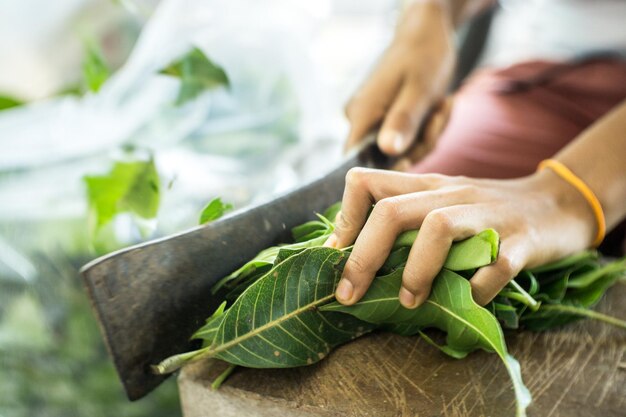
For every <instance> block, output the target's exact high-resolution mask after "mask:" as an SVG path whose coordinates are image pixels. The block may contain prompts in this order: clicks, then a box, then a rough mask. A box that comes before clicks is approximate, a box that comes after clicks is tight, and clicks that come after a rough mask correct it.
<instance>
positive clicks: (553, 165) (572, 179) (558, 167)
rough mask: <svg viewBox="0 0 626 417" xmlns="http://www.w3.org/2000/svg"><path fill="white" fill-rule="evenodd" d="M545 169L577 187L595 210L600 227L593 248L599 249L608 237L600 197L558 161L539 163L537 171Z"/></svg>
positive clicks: (594, 213) (548, 160)
mask: <svg viewBox="0 0 626 417" xmlns="http://www.w3.org/2000/svg"><path fill="white" fill-rule="evenodd" d="M544 168H550V169H551V170H552V171H554V172H555V173H556V174H557V175H558V176H559V177H561V178H563V179H564V180H565V181H567V182H568V183H569V184H571V185H572V186H573V187H575V188H576V189H577V190H578V191H579V192H580V193H581V194H582V196H583V197H584V198H585V200H587V203H589V206H590V207H591V210H593V215H594V216H595V218H596V224H597V226H598V233H597V234H596V238H595V239H594V241H593V246H594V247H598V246H600V243H602V241H603V240H604V236H605V235H606V220H605V218H604V211H603V210H602V205H601V204H600V200H598V197H596V195H595V194H594V193H593V191H591V188H589V186H588V185H587V184H585V182H584V181H583V180H581V179H580V178H578V177H577V176H576V174H574V173H573V172H572V171H570V169H569V168H568V167H566V166H565V165H563V164H562V163H561V162H559V161H557V160H556V159H546V160H543V161H541V162H540V163H539V166H538V167H537V170H542V169H544Z"/></svg>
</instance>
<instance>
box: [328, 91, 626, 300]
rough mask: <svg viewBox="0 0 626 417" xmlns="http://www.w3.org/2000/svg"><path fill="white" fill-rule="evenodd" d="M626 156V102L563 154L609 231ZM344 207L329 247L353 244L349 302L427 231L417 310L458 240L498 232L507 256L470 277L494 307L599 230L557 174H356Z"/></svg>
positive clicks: (625, 191)
mask: <svg viewBox="0 0 626 417" xmlns="http://www.w3.org/2000/svg"><path fill="white" fill-rule="evenodd" d="M625 157H626V101H625V102H623V103H622V104H620V105H619V106H618V107H616V108H615V109H614V110H613V111H612V112H610V113H609V114H607V115H606V116H604V117H603V118H601V119H600V120H598V121H597V122H596V123H595V124H594V125H593V126H592V127H591V128H589V129H587V130H586V131H585V132H583V133H582V134H580V136H579V137H578V138H576V139H575V140H574V141H573V142H572V143H571V144H570V145H568V146H567V147H566V148H565V149H563V150H562V151H561V152H559V154H557V155H556V156H555V158H556V159H558V160H560V161H561V162H562V163H563V164H565V165H566V166H567V167H569V169H570V170H572V171H573V172H574V173H575V174H576V175H577V176H578V177H579V178H581V179H582V180H583V181H584V182H585V183H586V184H587V185H588V186H589V187H590V188H591V190H592V191H593V192H594V193H595V194H596V196H597V197H598V199H599V200H600V203H601V205H602V207H603V209H604V213H605V216H606V220H607V226H608V228H609V229H610V228H612V227H614V226H615V225H617V224H618V223H619V222H620V220H622V219H623V218H624V217H626V164H625V163H624V158H625ZM343 201H344V202H343V210H342V212H341V215H340V216H339V218H338V219H337V228H336V231H335V234H334V235H333V236H331V238H329V241H328V242H327V245H329V246H334V247H345V246H348V245H350V244H352V243H353V242H354V248H353V250H352V253H351V255H350V258H349V259H348V262H347V264H346V267H345V269H344V274H343V277H342V280H341V282H340V285H339V286H338V289H337V298H338V299H339V300H340V301H341V302H343V303H344V304H352V303H355V302H356V301H358V300H359V299H360V298H361V297H362V296H363V294H364V293H365V292H366V290H367V288H368V287H369V284H370V282H371V280H372V278H373V276H374V274H375V272H376V271H377V270H378V269H379V268H380V266H381V265H382V263H383V262H384V261H385V259H386V258H387V256H388V254H389V252H390V250H391V247H392V245H393V241H394V240H395V237H396V236H397V235H398V234H399V233H401V232H402V231H404V230H409V229H415V228H420V233H419V234H418V237H417V239H416V241H415V243H414V245H413V247H412V249H411V252H410V254H409V258H408V262H407V265H406V268H405V271H404V275H403V277H402V289H401V290H400V295H399V296H400V301H401V302H402V304H403V305H404V306H406V307H409V308H414V307H417V306H418V305H420V304H421V303H422V302H423V301H424V300H425V299H426V298H427V297H428V295H429V293H430V287H431V283H432V280H433V279H434V277H435V275H436V274H437V273H438V272H439V270H440V269H441V267H442V265H443V262H444V260H445V257H446V255H447V253H448V250H449V249H450V245H451V244H452V242H453V241H455V240H460V239H464V238H467V237H469V236H472V235H474V234H476V233H479V232H480V231H482V230H484V229H486V228H489V227H492V228H494V229H496V230H497V231H498V232H499V233H500V237H501V247H500V253H499V255H498V259H497V260H496V262H495V263H494V264H492V265H489V266H487V267H484V268H481V269H480V270H479V271H478V272H477V273H476V274H475V275H474V277H472V279H471V280H470V283H471V285H472V291H473V295H474V298H475V299H476V301H477V302H479V303H480V304H486V303H487V302H489V301H490V300H491V299H492V298H493V297H494V296H495V295H496V294H497V293H498V292H499V291H500V290H501V289H502V288H503V287H504V286H505V285H506V284H507V283H508V282H509V281H510V280H511V279H513V278H514V277H515V276H516V275H517V274H518V273H519V271H520V270H522V269H523V268H525V267H533V266H538V265H541V264H544V263H547V262H550V261H553V260H557V259H560V258H562V257H564V256H567V255H569V254H572V253H574V252H577V251H580V250H583V249H585V248H588V247H589V246H590V245H591V243H592V242H593V240H594V237H595V235H596V233H597V230H596V228H597V226H596V219H595V216H594V214H593V211H592V210H591V208H590V205H589V203H588V202H587V201H586V200H585V199H584V198H583V196H582V195H581V193H580V192H579V191H578V190H577V189H576V188H574V187H573V186H572V185H571V184H569V183H568V182H566V181H565V180H563V179H562V178H561V177H559V176H557V175H556V174H555V173H554V172H553V171H552V170H550V169H544V170H541V171H539V172H536V173H534V174H532V175H530V176H528V177H525V178H519V179H514V180H485V179H472V178H466V177H447V176H443V175H436V174H429V175H414V174H413V175H412V174H402V173H394V172H386V171H377V170H365V169H356V170H351V171H350V172H349V173H348V176H347V183H346V189H345V192H344V200H343ZM372 204H375V206H374V209H373V210H372V212H371V214H370V216H369V217H367V213H368V211H369V209H370V207H371V205H372Z"/></svg>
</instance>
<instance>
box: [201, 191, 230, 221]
mask: <svg viewBox="0 0 626 417" xmlns="http://www.w3.org/2000/svg"><path fill="white" fill-rule="evenodd" d="M232 209H233V205H232V204H230V203H224V202H222V199H221V198H219V197H216V198H214V199H213V200H211V201H210V202H209V203H208V204H207V205H206V206H204V208H203V209H202V213H200V224H205V223H209V222H212V221H214V220H217V219H219V218H220V217H222V216H223V215H224V214H225V213H226V212H227V211H230V210H232Z"/></svg>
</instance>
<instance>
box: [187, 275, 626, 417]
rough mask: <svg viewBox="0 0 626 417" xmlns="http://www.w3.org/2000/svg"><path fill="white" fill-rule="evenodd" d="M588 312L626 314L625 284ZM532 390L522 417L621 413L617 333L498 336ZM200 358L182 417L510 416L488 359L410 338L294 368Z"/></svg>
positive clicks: (624, 368) (499, 372)
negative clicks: (230, 365) (451, 353)
mask: <svg viewBox="0 0 626 417" xmlns="http://www.w3.org/2000/svg"><path fill="white" fill-rule="evenodd" d="M597 310H599V311H602V312H605V313H608V314H611V315H614V316H617V317H621V318H626V284H618V285H616V286H615V287H614V288H613V289H611V290H610V291H609V293H608V294H607V296H606V297H605V298H604V299H603V301H602V302H601V303H600V305H599V306H598V307H597ZM507 343H508V345H509V350H510V352H511V353H512V354H513V355H514V356H515V357H516V358H517V359H518V360H519V361H520V363H521V365H522V373H523V376H524V381H525V383H526V385H527V386H528V388H529V389H530V391H531V393H532V394H533V404H532V405H531V407H530V408H529V410H528V414H529V416H537V417H578V416H580V417H583V416H584V417H589V416H602V417H618V416H619V417H624V416H626V331H624V330H620V329H618V328H615V327H612V326H609V325H606V324H602V323H599V322H595V321H591V320H584V321H581V322H578V323H575V324H572V325H569V326H566V327H564V328H562V329H560V330H557V331H551V332H545V333H532V332H515V333H511V334H509V335H507ZM224 367H225V365H224V364H223V363H221V362H218V361H211V360H209V361H203V362H199V363H195V364H191V365H189V366H186V367H185V368H184V369H183V371H182V372H181V374H180V376H179V385H180V392H181V402H182V404H183V412H184V414H185V417H200V416H203V417H204V416H207V417H208V416H220V417H228V416H231V415H232V416H247V415H249V416H280V417H291V416H294V417H296V416H298V417H301V416H312V415H319V416H377V417H387V416H389V417H392V416H419V417H422V416H423V417H433V416H442V417H444V416H445V417H473V416H513V415H514V414H515V413H514V403H513V394H512V387H511V384H510V382H509V380H508V376H507V373H506V370H505V368H504V366H503V365H502V363H501V362H500V360H499V359H498V358H497V356H496V355H494V354H489V353H486V352H482V351H481V352H476V353H474V354H471V355H470V356H469V357H468V358H466V359H464V360H455V359H452V358H449V357H447V356H445V355H443V354H441V353H440V352H439V351H437V350H436V349H435V348H433V347H432V346H430V345H428V344H426V343H425V342H424V341H423V340H421V339H420V338H418V337H401V336H397V335H393V334H388V333H376V334H371V335H368V336H365V337H362V338H360V339H358V340H356V341H354V342H352V343H349V344H347V345H344V346H342V347H340V348H338V349H336V350H335V351H334V352H333V353H331V354H330V355H329V356H328V357H327V358H326V359H325V360H324V361H322V362H320V363H318V364H315V365H312V366H308V367H303V368H296V369H286V370H285V369H283V370H278V369H266V370H260V369H238V370H237V371H235V373H234V374H233V375H232V376H231V377H230V379H228V380H227V381H226V382H225V383H224V385H223V386H222V388H221V389H220V390H218V391H211V389H210V387H209V386H210V383H211V382H212V380H213V378H215V376H216V375H218V374H219V373H220V372H221V371H222V370H223V369H224Z"/></svg>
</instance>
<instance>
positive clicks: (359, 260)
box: [345, 252, 368, 274]
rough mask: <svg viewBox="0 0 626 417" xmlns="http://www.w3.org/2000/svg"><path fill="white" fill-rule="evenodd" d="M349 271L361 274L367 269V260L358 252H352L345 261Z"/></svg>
mask: <svg viewBox="0 0 626 417" xmlns="http://www.w3.org/2000/svg"><path fill="white" fill-rule="evenodd" d="M345 269H347V270H348V271H349V272H352V273H356V274H362V273H365V272H367V271H368V268H367V262H366V261H365V258H363V257H362V256H361V255H359V254H358V253H354V252H352V254H350V257H349V258H348V262H346V268H345Z"/></svg>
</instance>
